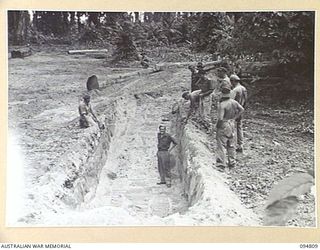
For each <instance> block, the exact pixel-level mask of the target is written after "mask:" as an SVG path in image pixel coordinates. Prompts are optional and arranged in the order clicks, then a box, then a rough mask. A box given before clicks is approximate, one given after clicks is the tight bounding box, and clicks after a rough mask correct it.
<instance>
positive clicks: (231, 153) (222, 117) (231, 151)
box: [216, 82, 244, 170]
mask: <svg viewBox="0 0 320 250" xmlns="http://www.w3.org/2000/svg"><path fill="white" fill-rule="evenodd" d="M220 89H221V99H220V103H219V105H218V122H217V133H216V139H217V151H216V154H217V156H216V165H217V167H218V168H219V169H221V170H223V169H225V168H226V167H229V168H230V169H231V168H233V167H235V164H236V161H235V152H236V149H235V147H236V134H235V120H236V119H237V118H239V116H240V115H241V114H242V113H243V111H244V108H243V107H242V106H241V105H240V104H239V103H238V102H237V101H235V100H233V99H231V98H230V92H231V89H232V86H231V84H230V83H228V82H223V83H222V85H221V87H220ZM226 155H227V157H226ZM227 160H228V162H227Z"/></svg>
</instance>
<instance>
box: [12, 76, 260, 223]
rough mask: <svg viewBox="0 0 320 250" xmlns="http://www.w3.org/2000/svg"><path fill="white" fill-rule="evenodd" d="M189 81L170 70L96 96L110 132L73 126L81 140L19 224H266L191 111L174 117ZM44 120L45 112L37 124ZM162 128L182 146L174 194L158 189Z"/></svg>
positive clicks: (36, 188) (47, 174)
mask: <svg viewBox="0 0 320 250" xmlns="http://www.w3.org/2000/svg"><path fill="white" fill-rule="evenodd" d="M183 74H187V72H184V73H183ZM167 75H169V76H170V75H171V76H172V78H171V76H170V79H169V77H167ZM183 77H184V75H181V73H179V71H176V70H171V71H170V70H169V72H165V71H162V72H159V73H155V74H152V75H146V76H143V75H139V76H135V77H132V78H130V79H128V80H125V81H124V84H123V85H121V87H119V88H117V91H113V92H110V88H109V89H108V88H106V89H102V90H101V91H92V92H91V93H90V94H91V95H92V100H93V105H94V109H95V110H96V111H97V113H98V115H99V119H100V120H102V121H104V123H105V127H106V129H104V130H99V129H98V128H97V127H91V128H88V129H85V130H82V131H80V130H79V129H78V128H76V127H77V125H78V120H77V119H76V118H74V119H73V120H71V121H70V122H67V123H66V124H67V125H66V128H70V129H71V128H72V129H73V131H76V132H74V133H76V135H75V134H74V135H72V133H71V136H74V137H75V138H76V139H74V140H73V143H72V146H71V147H69V148H68V149H67V150H65V152H63V153H61V156H60V157H59V159H58V160H57V162H56V164H55V165H54V166H51V167H48V168H47V169H45V171H44V173H41V175H40V174H39V176H38V178H37V180H36V181H35V180H33V181H32V185H33V187H32V189H29V190H28V194H27V195H26V196H27V197H25V198H26V201H27V203H28V204H25V209H24V210H23V213H22V215H21V216H20V217H19V218H18V219H17V223H14V224H15V225H18V226H26V225H27V226H30V225H33V226H42V225H46V226H55V225H65V226H77V225H92V226H106V225H124V226H125V225H172V226H180V225H181V226H182V225H206V226H209V225H211V226H227V225H228V226H230V225H233V226H239V225H244V226H256V225H259V224H260V220H259V217H258V216H257V215H256V214H255V213H254V212H253V211H252V210H251V209H248V208H246V207H245V206H244V205H243V204H242V203H241V201H240V199H239V198H238V196H237V195H236V194H235V193H234V192H233V191H231V190H230V188H229V186H228V184H227V183H228V182H227V181H226V178H227V177H226V176H225V175H224V174H222V173H220V172H218V171H217V170H216V169H215V168H214V164H213V163H214V155H213V154H212V153H211V152H210V151H209V149H208V147H207V146H206V141H207V137H206V134H205V133H204V132H202V131H201V130H199V129H197V128H196V126H195V124H193V123H192V122H190V123H188V124H184V123H182V122H181V121H182V120H183V118H184V116H185V115H186V109H187V105H182V106H180V109H179V110H180V112H177V113H176V114H172V113H171V109H172V106H173V104H174V102H175V101H176V100H177V99H178V98H179V96H180V94H181V90H183V89H185V88H186V87H187V86H185V85H186V84H188V83H187V82H182V83H179V84H176V81H177V79H180V78H183ZM159 79H163V81H161V82H160V83H159ZM111 89H113V87H112V88H111ZM164 90H166V91H164ZM44 112H45V113H47V112H48V111H44ZM52 112H56V111H52ZM59 112H60V111H59ZM43 117H44V116H43V115H42V113H41V114H39V115H37V116H36V118H33V119H38V120H37V121H39V119H43ZM41 121H42V120H41ZM161 123H165V124H166V125H167V127H168V129H169V132H170V133H171V134H173V135H174V136H175V137H176V139H177V140H178V142H179V145H178V147H177V148H176V149H175V150H174V155H175V159H176V165H175V168H174V169H173V170H172V172H173V185H172V187H171V188H167V187H164V186H159V185H156V183H157V182H158V179H159V176H158V172H157V162H156V161H157V159H156V150H157V149H156V144H157V137H156V134H157V131H158V126H159V124H161ZM39 129H40V128H39ZM68 136H69V134H68V135H67V134H66V138H65V139H66V141H67V139H68V138H67V137H68ZM69 137H70V136H69ZM40 154H41V152H40Z"/></svg>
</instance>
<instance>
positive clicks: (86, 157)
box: [59, 98, 123, 207]
mask: <svg viewBox="0 0 320 250" xmlns="http://www.w3.org/2000/svg"><path fill="white" fill-rule="evenodd" d="M121 102H123V98H119V99H117V100H112V101H106V102H104V103H100V104H99V105H97V107H95V109H96V110H97V113H99V110H101V111H103V113H104V114H106V115H103V116H100V117H99V119H100V121H103V124H104V125H105V129H103V130H100V129H99V128H98V126H93V127H89V128H87V129H85V130H83V136H82V137H81V139H80V140H79V141H78V142H77V143H76V144H75V145H73V147H72V149H71V150H69V151H68V152H67V153H66V154H65V155H64V156H63V157H62V158H61V160H60V164H59V166H60V167H61V168H62V169H64V171H65V175H64V176H65V178H64V179H63V180H60V181H61V182H62V186H63V189H64V190H63V192H62V193H63V194H62V195H61V197H60V198H61V199H62V200H63V201H64V203H65V204H67V205H69V206H71V207H77V206H78V205H80V204H81V203H83V202H85V201H87V200H88V199H91V198H92V197H93V196H94V194H95V190H96V187H97V185H98V183H99V177H100V173H101V170H102V168H103V166H104V165H105V163H106V161H107V157H108V150H109V148H110V145H111V141H112V137H113V135H114V131H115V128H116V121H117V117H118V112H119V110H118V107H120V106H123V103H121Z"/></svg>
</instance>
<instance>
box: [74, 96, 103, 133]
mask: <svg viewBox="0 0 320 250" xmlns="http://www.w3.org/2000/svg"><path fill="white" fill-rule="evenodd" d="M79 114H80V128H88V127H90V126H92V125H94V124H98V126H99V128H100V129H104V124H101V123H100V122H99V120H98V118H97V117H96V115H95V114H94V113H93V110H92V108H91V104H90V95H88V94H86V95H84V97H83V100H81V102H80V104H79Z"/></svg>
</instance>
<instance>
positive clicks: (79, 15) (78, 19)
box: [77, 11, 81, 32]
mask: <svg viewBox="0 0 320 250" xmlns="http://www.w3.org/2000/svg"><path fill="white" fill-rule="evenodd" d="M80 17H81V14H80V12H78V11H77V26H78V32H80V31H81V22H80Z"/></svg>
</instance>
